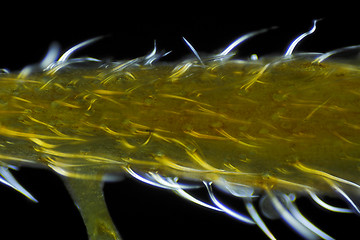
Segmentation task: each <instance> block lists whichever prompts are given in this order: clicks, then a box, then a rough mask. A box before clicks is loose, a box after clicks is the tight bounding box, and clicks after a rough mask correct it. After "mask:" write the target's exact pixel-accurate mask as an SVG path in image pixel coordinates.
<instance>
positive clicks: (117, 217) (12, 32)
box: [0, 2, 360, 240]
mask: <svg viewBox="0 0 360 240" xmlns="http://www.w3.org/2000/svg"><path fill="white" fill-rule="evenodd" d="M287 4H289V5H287V6H286V5H285V6H281V7H279V6H276V5H273V4H272V3H271V4H270V3H261V2H256V3H253V4H249V3H247V4H246V5H244V3H243V2H230V3H227V2H214V3H211V2H204V3H200V2H199V3H196V2H171V3H170V2H169V3H156V2H148V3H146V4H144V3H142V2H134V3H133V4H129V3H123V2H87V3H83V4H81V3H76V4H75V3H68V4H66V3H64V2H62V3H56V2H54V3H46V4H45V3H41V4H39V5H38V6H37V5H34V4H33V3H31V4H29V5H28V6H26V5H24V3H21V4H20V3H19V5H21V6H16V4H14V6H6V7H4V8H3V9H2V12H3V14H2V16H1V22H2V23H3V24H2V26H1V28H0V32H1V35H0V36H1V39H0V48H1V55H0V68H8V69H10V70H11V71H16V70H20V69H21V68H23V67H24V66H26V65H27V64H31V63H36V62H39V61H41V59H42V58H43V56H44V55H45V54H46V51H47V49H48V46H49V45H50V44H51V42H53V41H57V42H59V43H60V44H61V46H62V50H63V51H65V50H66V49H68V48H69V47H71V46H73V45H75V44H77V43H79V42H81V41H83V40H86V39H89V38H92V37H96V36H102V35H106V36H108V37H107V38H105V39H104V40H102V41H100V42H98V43H96V44H94V45H92V46H89V47H87V48H86V49H83V50H81V51H80V52H79V53H78V54H77V55H76V56H93V57H97V58H103V59H104V58H107V59H130V58H134V57H138V56H142V55H146V54H147V53H149V52H150V51H151V50H152V48H153V41H154V40H155V39H156V40H157V46H158V49H164V50H166V51H169V50H172V53H171V55H170V56H169V57H167V58H166V59H164V61H165V60H168V61H173V60H176V59H181V58H183V57H186V56H188V55H190V54H191V52H190V50H189V49H188V48H187V47H186V45H185V43H184V42H183V40H182V38H181V37H182V36H184V37H186V38H187V39H188V40H189V41H190V42H191V43H192V45H193V46H194V47H195V48H196V49H197V50H198V51H199V53H200V54H201V53H216V51H217V50H219V49H222V48H224V47H225V46H226V45H227V44H229V43H230V42H231V41H233V40H234V39H236V38H237V37H239V36H240V35H242V34H244V33H247V32H250V31H254V30H259V29H262V28H268V27H272V26H278V29H276V30H272V31H270V32H268V33H266V34H263V35H261V36H258V37H255V38H254V39H252V40H249V41H248V42H246V43H244V44H243V45H242V46H241V47H240V48H239V50H238V52H239V55H238V57H239V58H244V59H247V58H248V57H249V56H250V55H251V54H253V53H256V54H258V55H259V57H261V56H264V55H268V54H283V53H284V51H285V50H286V47H287V45H288V44H289V43H290V42H291V40H292V39H294V38H295V37H296V36H297V35H299V34H301V33H303V32H306V31H308V30H309V29H310V28H311V26H312V20H313V19H319V18H323V20H322V21H320V22H319V23H318V29H317V31H316V33H315V34H313V35H312V36H309V37H308V38H307V39H306V40H304V41H303V42H302V43H301V44H300V45H299V46H298V48H297V49H296V51H316V52H324V51H328V50H331V49H335V48H339V47H344V46H348V45H355V44H360V35H359V33H358V27H359V24H360V20H359V19H358V18H357V15H354V14H350V13H349V9H350V8H351V6H348V9H347V10H346V11H341V10H340V9H336V11H333V12H330V11H325V10H322V11H318V10H317V9H314V8H313V6H312V5H311V4H310V3H309V4H308V5H306V6H304V5H305V3H303V2H302V3H298V2H293V3H287ZM327 4H329V3H327ZM319 5H320V6H321V7H322V6H323V5H321V3H319ZM355 7H357V6H355ZM14 175H15V176H16V178H17V179H18V181H19V182H20V183H22V184H23V186H24V187H25V188H26V189H28V190H29V191H30V192H31V193H32V194H33V195H34V196H35V197H36V198H37V199H38V200H39V203H38V204H34V203H32V202H30V201H29V200H27V199H26V198H24V197H22V196H21V195H20V194H18V193H16V192H15V191H13V190H11V189H9V188H7V187H5V186H1V187H0V196H1V199H0V207H1V211H2V213H1V215H0V226H1V229H2V234H3V236H5V234H11V237H10V238H8V239H25V238H36V239H80V240H81V239H87V236H86V229H85V226H84V224H83V223H82V220H81V217H80V215H79V213H78V211H77V209H76V207H75V206H74V204H73V203H72V200H71V199H70V196H69V194H68V193H67V192H66V190H65V188H64V186H63V184H62V182H61V180H60V178H59V177H57V176H56V175H55V174H53V173H52V172H50V171H45V170H36V169H21V170H20V171H19V172H15V173H14ZM105 197H106V199H107V202H108V206H109V209H110V213H111V215H112V217H113V219H114V222H115V224H116V225H117V227H118V229H119V231H120V232H121V234H122V236H123V237H124V239H125V240H131V239H145V238H148V239H159V240H160V239H199V238H201V239H267V238H266V236H265V235H264V234H263V233H262V232H261V231H260V230H259V229H257V228H256V227H253V226H248V225H246V224H242V223H239V222H237V221H235V220H233V219H231V218H230V217H228V216H225V215H224V214H219V213H215V212H211V211H210V210H206V209H203V208H201V207H198V206H194V204H191V203H188V202H186V201H184V200H182V199H180V198H179V197H177V196H175V195H174V194H172V193H171V192H167V191H165V190H159V189H156V188H153V187H149V186H146V185H145V184H142V183H138V182H136V181H135V180H131V179H125V180H123V181H121V182H118V183H108V184H106V185H105ZM223 197H225V196H223ZM228 201H229V202H230V203H231V204H233V205H236V204H237V203H239V205H242V202H241V200H236V199H232V200H231V199H228ZM298 205H299V208H300V209H301V210H302V211H303V213H304V214H305V215H306V216H307V217H308V218H309V219H311V220H312V221H313V222H314V223H315V224H317V225H318V226H321V228H322V229H323V230H325V231H326V232H328V233H329V234H330V235H332V236H334V237H335V238H336V239H349V238H348V236H356V235H358V231H357V230H358V229H357V228H356V227H355V228H354V227H353V226H354V225H358V224H359V223H360V218H359V217H357V216H355V215H347V214H336V213H328V212H326V211H323V210H321V209H318V207H317V206H315V204H314V203H312V202H311V201H310V200H308V199H307V198H300V199H299V204H298ZM267 223H268V225H269V227H270V228H271V230H272V231H273V233H274V234H275V236H277V237H279V239H297V235H296V234H295V233H293V232H292V231H291V230H290V229H289V228H288V227H287V226H286V225H285V224H283V222H282V221H280V220H279V221H269V222H267ZM219 236H220V237H219ZM1 238H2V237H1ZM5 238H6V237H5ZM5 238H4V239H5Z"/></svg>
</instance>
